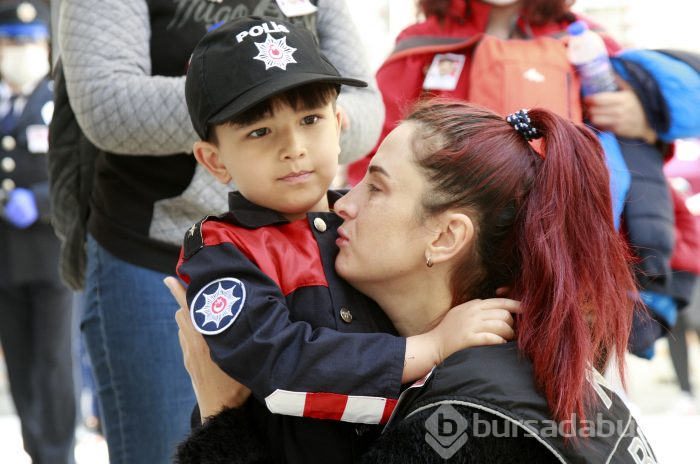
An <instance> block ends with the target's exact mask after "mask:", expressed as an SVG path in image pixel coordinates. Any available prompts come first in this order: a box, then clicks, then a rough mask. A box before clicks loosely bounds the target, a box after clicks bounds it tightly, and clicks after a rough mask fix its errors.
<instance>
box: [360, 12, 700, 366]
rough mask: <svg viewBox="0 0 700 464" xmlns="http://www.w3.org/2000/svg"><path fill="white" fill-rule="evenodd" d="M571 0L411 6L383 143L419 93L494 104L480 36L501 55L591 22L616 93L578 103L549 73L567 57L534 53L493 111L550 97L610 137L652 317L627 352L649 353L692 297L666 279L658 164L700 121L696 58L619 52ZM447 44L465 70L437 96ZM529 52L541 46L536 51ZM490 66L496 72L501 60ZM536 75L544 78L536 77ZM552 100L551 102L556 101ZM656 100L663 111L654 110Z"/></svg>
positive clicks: (621, 206) (383, 77)
mask: <svg viewBox="0 0 700 464" xmlns="http://www.w3.org/2000/svg"><path fill="white" fill-rule="evenodd" d="M573 3H574V1H573V0H419V1H418V7H419V10H420V12H421V13H423V15H424V16H425V20H424V21H421V22H419V23H417V24H413V25H411V26H409V27H407V28H405V29H404V30H402V31H401V32H400V33H399V34H398V37H397V39H396V46H395V50H394V52H393V53H392V55H391V56H389V57H388V58H387V60H386V61H385V62H384V64H383V65H382V66H381V67H380V69H379V70H378V71H377V84H378V85H379V89H380V91H381V92H382V97H383V99H384V103H385V107H386V117H385V120H384V127H383V130H382V136H381V137H380V142H381V141H382V140H383V138H384V137H385V136H386V135H387V134H388V133H389V132H390V131H391V130H392V129H393V128H394V127H396V125H397V124H398V122H399V121H400V120H401V118H402V117H403V116H404V114H405V109H406V108H407V107H408V106H409V105H410V104H411V103H412V102H414V101H416V100H417V99H418V98H420V97H421V96H422V95H424V94H425V93H426V92H430V94H431V95H436V96H443V97H450V98H460V99H464V100H466V101H471V102H482V103H483V104H485V105H486V106H490V104H491V103H493V102H494V101H498V99H497V98H495V97H494V95H493V94H491V93H488V92H486V93H484V92H483V89H484V88H487V89H493V88H495V85H494V84H492V80H493V78H492V76H491V74H490V73H487V72H478V70H479V69H482V70H483V69H484V67H483V63H484V60H483V56H484V55H483V54H482V55H481V57H482V60H481V61H480V63H481V64H482V66H478V64H477V57H478V56H479V48H478V47H477V48H476V51H475V48H474V44H475V43H476V40H477V39H478V38H479V37H480V35H481V34H485V35H486V36H488V37H487V39H488V42H491V43H493V37H496V38H498V39H503V48H502V49H503V50H509V49H510V48H512V47H511V45H512V46H518V45H517V43H518V42H525V43H526V42H527V41H521V40H517V39H538V40H544V39H547V38H552V37H554V38H561V37H564V36H566V35H567V27H568V26H569V24H571V22H573V21H575V20H577V19H582V20H583V21H585V22H586V23H588V24H589V26H590V28H591V29H592V30H595V32H597V33H598V34H600V35H601V36H602V37H603V39H604V41H605V44H606V46H607V49H608V53H609V54H610V55H611V56H613V63H614V65H615V70H616V72H617V73H618V74H619V76H620V77H621V79H619V80H618V84H619V86H620V89H619V90H618V91H614V92H601V93H597V94H595V95H588V96H585V97H584V98H583V99H581V101H580V102H581V104H582V105H579V98H577V97H578V96H577V95H576V92H574V96H571V95H570V94H568V93H567V92H566V90H568V89H570V87H571V86H568V85H567V86H566V89H565V87H564V86H556V85H554V84H553V82H557V81H558V80H561V79H564V78H565V79H566V82H572V78H573V76H570V75H566V76H560V75H559V74H558V73H557V72H556V71H555V70H557V69H561V68H562V65H563V68H564V69H567V68H570V67H569V66H567V63H566V61H567V60H566V57H565V56H561V57H560V58H559V59H553V60H552V61H551V62H548V61H547V59H545V58H543V57H542V55H539V54H538V53H537V51H535V52H523V54H522V59H521V60H514V61H519V63H521V64H520V65H522V66H524V67H525V65H524V63H527V67H526V69H527V71H525V72H523V70H520V72H518V73H515V72H514V73H512V74H511V75H509V76H508V78H507V80H505V79H504V81H505V82H506V83H507V88H508V90H509V91H508V92H498V91H495V92H494V94H495V95H497V96H499V97H500V96H503V103H504V104H505V102H506V101H508V103H510V101H509V100H508V99H509V98H513V99H515V100H518V99H520V98H521V97H522V98H525V99H526V101H516V102H515V108H507V109H505V110H504V111H500V108H498V107H496V106H495V105H493V106H490V107H491V109H494V110H497V111H499V112H502V114H503V115H506V114H508V113H509V112H511V111H513V110H515V109H517V108H522V107H530V106H546V103H545V102H547V101H549V99H550V98H551V99H554V100H558V101H560V102H564V101H565V102H568V103H569V104H570V105H571V106H570V107H569V110H570V111H569V114H570V115H571V116H572V117H576V116H580V114H581V112H582V111H583V114H585V116H586V117H587V119H588V122H590V123H591V124H592V125H593V126H594V127H596V129H600V130H601V131H608V132H602V133H600V135H599V137H600V141H601V143H602V144H603V147H604V149H605V152H606V156H607V157H608V160H609V164H610V168H611V169H610V172H611V174H612V175H611V189H612V191H613V194H614V196H613V201H614V206H613V208H614V214H615V216H614V219H615V220H616V222H617V223H618V224H619V223H624V224H623V227H624V228H625V232H626V234H625V235H626V237H627V239H628V242H629V244H630V247H631V249H632V250H633V251H634V253H635V254H636V255H637V257H638V258H639V259H638V260H637V270H638V272H637V273H636V275H635V277H636V279H637V281H638V282H639V288H640V289H641V290H642V298H643V300H644V302H645V303H646V304H647V305H648V306H649V308H650V309H651V310H652V313H653V314H654V317H655V319H657V320H656V321H647V320H645V319H646V318H643V319H639V320H635V324H634V329H633V333H634V335H633V337H632V342H631V345H630V349H631V351H632V352H633V353H634V354H637V355H640V356H644V357H649V356H650V355H651V354H652V353H653V343H654V341H655V339H656V338H658V337H660V336H662V334H663V333H664V332H665V330H664V327H666V328H668V327H670V326H672V325H673V321H674V320H675V312H676V309H675V305H676V303H675V302H674V298H676V299H681V300H683V299H685V300H687V298H688V297H689V296H690V292H689V291H684V290H689V289H690V288H691V287H688V288H683V287H682V286H678V285H677V284H678V283H679V281H681V278H679V276H678V275H677V274H675V273H672V269H671V266H670V261H671V254H672V250H673V248H674V232H673V227H674V216H673V203H672V199H671V194H670V191H669V189H668V187H667V185H666V181H665V180H664V174H663V160H664V158H666V157H667V156H668V155H669V154H670V151H669V150H666V149H665V148H666V147H668V145H667V144H669V143H672V142H673V141H674V139H676V138H682V137H693V136H697V134H698V132H699V131H700V124H697V122H698V121H700V118H698V117H697V115H696V114H695V112H694V111H695V110H694V109H695V108H698V107H700V106H699V105H698V102H697V101H696V99H697V98H700V92H699V91H698V89H700V87H698V84H697V80H698V79H697V77H695V78H693V77H690V76H689V75H690V74H694V73H695V71H693V70H690V72H688V70H687V69H685V70H684V69H682V68H687V67H686V66H683V65H682V62H683V61H687V63H688V64H690V63H693V62H694V61H697V57H694V58H695V59H692V58H691V60H689V61H688V60H686V59H685V58H684V55H685V56H687V54H685V53H682V54H681V55H679V54H677V53H676V54H673V55H672V56H673V58H669V57H668V56H665V54H664V53H659V52H656V51H651V50H636V51H634V50H627V51H623V52H621V47H620V45H619V44H618V43H617V42H616V41H615V40H614V39H613V38H611V37H610V36H609V35H607V34H606V33H605V32H603V31H601V29H600V27H598V26H596V25H595V24H593V23H592V22H591V21H590V20H589V19H587V18H581V17H580V16H578V15H576V14H574V13H573V12H572V11H571V10H570V7H571V5H572V4H573ZM472 39H473V40H472ZM511 39H516V40H511ZM455 41H456V42H462V43H467V42H469V43H470V45H469V46H466V45H465V46H460V47H459V48H457V49H454V43H455ZM496 42H497V43H498V42H499V41H496ZM483 43H484V42H480V44H483ZM521 45H522V44H521ZM479 46H480V45H479ZM441 47H442V48H441ZM450 47H452V48H450ZM446 48H447V49H450V50H449V53H452V54H457V55H460V54H461V55H463V68H462V70H461V73H460V74H459V75H458V78H457V79H456V82H455V85H456V87H455V89H454V90H445V89H438V90H436V89H434V88H432V87H431V85H428V84H429V83H428V79H427V76H426V70H428V69H431V68H432V67H431V63H432V62H433V60H434V59H435V57H436V56H438V54H443V53H447V50H445V49H446ZM438 49H440V50H442V51H437V50H438ZM487 49H488V48H487ZM519 50H522V49H519ZM535 50H539V48H537V47H535ZM482 52H483V47H482ZM562 55H563V54H562ZM487 56H492V55H488V54H487ZM511 56H512V55H511ZM525 60H527V61H525ZM530 66H532V68H530ZM504 67H505V65H504ZM494 69H500V61H499V65H497V66H495V67H494ZM531 69H534V70H537V72H534V73H533V75H534V78H533V79H531V77H533V75H530V74H529V72H530V70H531ZM545 69H549V71H544V70H545ZM570 71H571V70H570V69H567V72H570ZM540 72H542V73H543V74H542V75H541V76H540V74H539V73H540ZM550 73H552V74H550ZM695 75H696V76H697V74H696V73H695ZM484 76H486V77H484ZM545 76H546V78H545ZM480 77H481V78H480ZM540 78H545V79H544V80H543V81H542V82H543V83H544V85H543V87H545V88H546V90H545V91H542V94H538V93H537V92H534V91H533V92H530V91H528V90H529V89H530V88H531V87H530V85H535V84H532V81H534V82H537V81H538V79H540ZM484 82H486V83H487V84H484ZM573 82H575V80H573ZM491 85H494V87H490V86H491ZM504 85H505V84H504ZM474 88H476V89H477V91H474ZM525 89H527V90H525ZM557 89H559V93H558V92H557ZM479 90H481V91H482V92H480V91H479ZM544 95H546V96H547V97H546V98H543V100H540V99H537V98H535V97H536V96H539V97H541V98H542V97H543V96H544ZM554 95H558V97H557V98H554V97H553V96H554ZM516 96H517V98H516ZM533 101H534V102H537V103H532V102H533ZM660 102H663V103H661V107H664V108H667V109H666V110H663V111H658V108H659V103H660ZM487 103H489V104H487ZM552 109H554V108H552ZM559 114H566V113H563V112H560V113H559ZM579 120H580V119H579ZM628 139H629V140H628ZM618 140H619V141H620V143H618ZM660 142H661V143H660ZM371 156H372V155H369V156H368V157H366V158H364V159H362V160H360V161H358V162H356V163H353V164H352V165H350V166H349V167H348V179H349V180H350V183H351V184H353V185H354V184H356V183H357V182H359V180H360V179H361V178H362V176H364V173H365V171H366V169H367V165H368V164H369V160H370V159H371ZM681 283H684V282H681ZM679 290H680V292H679ZM679 293H680V295H679ZM683 293H684V294H683ZM672 297H673V298H672ZM656 322H659V323H658V324H657V323H656Z"/></svg>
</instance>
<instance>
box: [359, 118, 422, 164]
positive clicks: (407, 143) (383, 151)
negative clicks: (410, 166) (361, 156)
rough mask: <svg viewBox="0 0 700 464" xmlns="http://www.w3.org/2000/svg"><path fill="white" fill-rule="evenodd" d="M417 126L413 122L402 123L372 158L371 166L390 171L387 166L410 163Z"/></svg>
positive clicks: (388, 136)
mask: <svg viewBox="0 0 700 464" xmlns="http://www.w3.org/2000/svg"><path fill="white" fill-rule="evenodd" d="M415 126H416V125H415V124H414V123H411V122H402V123H401V124H400V125H398V126H397V127H396V128H395V129H394V130H392V131H391V132H390V133H389V135H387V136H386V138H385V139H384V141H383V142H382V144H381V145H380V146H379V150H377V153H376V155H375V156H374V157H373V158H372V162H371V163H370V166H372V165H374V166H378V167H382V168H383V169H384V170H386V171H388V168H387V166H386V165H393V164H400V163H402V162H404V161H409V159H410V156H409V155H412V145H413V136H414V134H415V130H416V127H415Z"/></svg>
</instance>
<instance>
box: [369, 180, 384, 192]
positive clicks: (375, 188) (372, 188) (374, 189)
mask: <svg viewBox="0 0 700 464" xmlns="http://www.w3.org/2000/svg"><path fill="white" fill-rule="evenodd" d="M367 190H369V193H374V192H381V189H379V188H378V187H377V186H376V185H374V184H373V183H371V182H368V183H367Z"/></svg>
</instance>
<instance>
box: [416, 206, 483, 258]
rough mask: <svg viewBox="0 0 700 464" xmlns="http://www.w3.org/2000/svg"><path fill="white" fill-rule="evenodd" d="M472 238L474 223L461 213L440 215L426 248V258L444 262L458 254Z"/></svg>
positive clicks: (469, 243) (467, 245) (468, 244)
mask: <svg viewBox="0 0 700 464" xmlns="http://www.w3.org/2000/svg"><path fill="white" fill-rule="evenodd" d="M473 238H474V223H473V222H472V220H471V218H470V217H469V216H467V215H466V214H463V213H449V212H448V213H445V214H444V215H441V217H440V219H439V222H438V229H437V230H436V235H435V236H434V239H433V241H432V242H431V243H430V244H429V245H428V249H427V250H426V259H428V258H430V260H431V261H432V263H433V264H438V263H444V262H447V261H450V260H451V259H453V258H454V257H456V256H459V255H460V254H461V253H462V252H463V251H464V250H466V249H467V248H468V247H469V246H470V245H471V242H472V240H473Z"/></svg>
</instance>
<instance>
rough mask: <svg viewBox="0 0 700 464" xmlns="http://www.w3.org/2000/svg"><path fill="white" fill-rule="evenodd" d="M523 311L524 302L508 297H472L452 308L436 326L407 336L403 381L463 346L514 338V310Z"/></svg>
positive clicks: (481, 344)
mask: <svg viewBox="0 0 700 464" xmlns="http://www.w3.org/2000/svg"><path fill="white" fill-rule="evenodd" d="M504 291H507V289H504ZM519 312H520V302H518V301H515V300H509V299H508V298H490V299H488V300H472V301H468V302H466V303H462V304H461V305H459V306H455V307H454V308H452V309H450V310H449V311H448V312H447V314H445V317H443V319H442V320H441V321H440V323H439V324H438V325H437V326H436V327H434V328H433V329H431V330H430V331H428V332H426V333H423V334H420V335H414V336H411V337H408V338H407V339H406V359H405V362H404V368H403V375H402V376H401V383H408V382H413V381H415V380H418V379H420V378H421V377H423V376H425V375H426V374H427V373H428V372H429V371H430V369H432V368H433V366H435V365H437V364H440V363H442V362H443V361H444V360H445V358H447V357H448V356H450V355H451V354H453V353H455V352H457V351H459V350H463V349H465V348H469V347H472V346H484V345H498V344H500V343H505V342H506V341H508V340H511V339H512V338H513V337H514V336H515V333H514V332H513V316H511V314H510V313H519Z"/></svg>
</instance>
